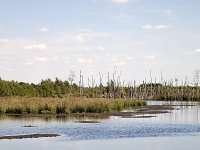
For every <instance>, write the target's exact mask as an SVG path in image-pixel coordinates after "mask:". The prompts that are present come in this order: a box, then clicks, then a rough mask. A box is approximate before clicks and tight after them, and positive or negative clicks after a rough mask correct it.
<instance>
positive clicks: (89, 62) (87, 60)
mask: <svg viewBox="0 0 200 150" xmlns="http://www.w3.org/2000/svg"><path fill="white" fill-rule="evenodd" d="M78 62H79V63H80V64H91V63H93V60H92V59H84V58H79V59H78Z"/></svg>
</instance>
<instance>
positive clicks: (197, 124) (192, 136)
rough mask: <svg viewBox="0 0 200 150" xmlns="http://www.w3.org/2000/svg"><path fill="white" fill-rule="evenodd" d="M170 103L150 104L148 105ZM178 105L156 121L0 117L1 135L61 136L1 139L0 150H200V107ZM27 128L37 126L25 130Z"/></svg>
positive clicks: (139, 119) (155, 119)
mask: <svg viewBox="0 0 200 150" xmlns="http://www.w3.org/2000/svg"><path fill="white" fill-rule="evenodd" d="M168 103H169V102H155V101H149V102H148V104H149V105H155V104H156V105H157V104H168ZM170 104H174V105H180V104H182V105H186V104H189V105H191V104H192V105H195V106H177V107H176V109H175V110H171V111H170V113H167V114H157V115H156V117H153V118H120V117H109V118H105V117H101V118H77V117H76V118H74V117H11V116H1V117H0V136H3V135H17V134H32V133H56V134H60V135H61V136H60V137H56V138H40V139H22V140H1V141H0V150H27V149H29V150H35V149H36V148H39V149H48V150H55V149H59V150H64V149H73V150H82V149H87V150H94V149H95V150H102V149H109V150H110V149H115V150H121V149H127V150H129V149H131V150H132V149H136V150H137V149H140V150H141V149H142V150H147V149H148V150H149V149H150V150H151V149H154V150H167V149H170V150H173V149H174V150H178V149H181V150H188V149H192V150H197V149H198V150H199V148H200V142H199V141H200V104H199V103H183V102H173V103H170ZM77 120H95V121H98V122H99V123H96V124H92V123H89V124H83V123H77V122H75V121H77ZM24 125H33V126H36V127H33V128H25V127H22V126H24Z"/></svg>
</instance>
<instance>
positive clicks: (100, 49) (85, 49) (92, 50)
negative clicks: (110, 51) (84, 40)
mask: <svg viewBox="0 0 200 150" xmlns="http://www.w3.org/2000/svg"><path fill="white" fill-rule="evenodd" d="M83 50H84V51H86V52H96V51H104V50H105V48H104V47H102V46H98V47H94V48H87V47H86V48H84V49H83Z"/></svg>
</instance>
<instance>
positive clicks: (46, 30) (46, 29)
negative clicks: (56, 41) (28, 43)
mask: <svg viewBox="0 0 200 150" xmlns="http://www.w3.org/2000/svg"><path fill="white" fill-rule="evenodd" d="M39 31H40V32H49V31H50V29H49V28H47V27H43V28H41V29H40V30H39Z"/></svg>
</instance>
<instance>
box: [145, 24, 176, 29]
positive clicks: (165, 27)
mask: <svg viewBox="0 0 200 150" xmlns="http://www.w3.org/2000/svg"><path fill="white" fill-rule="evenodd" d="M142 28H143V29H154V30H164V29H170V28H172V26H171V25H163V24H160V25H151V24H147V25H145V26H142Z"/></svg>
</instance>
